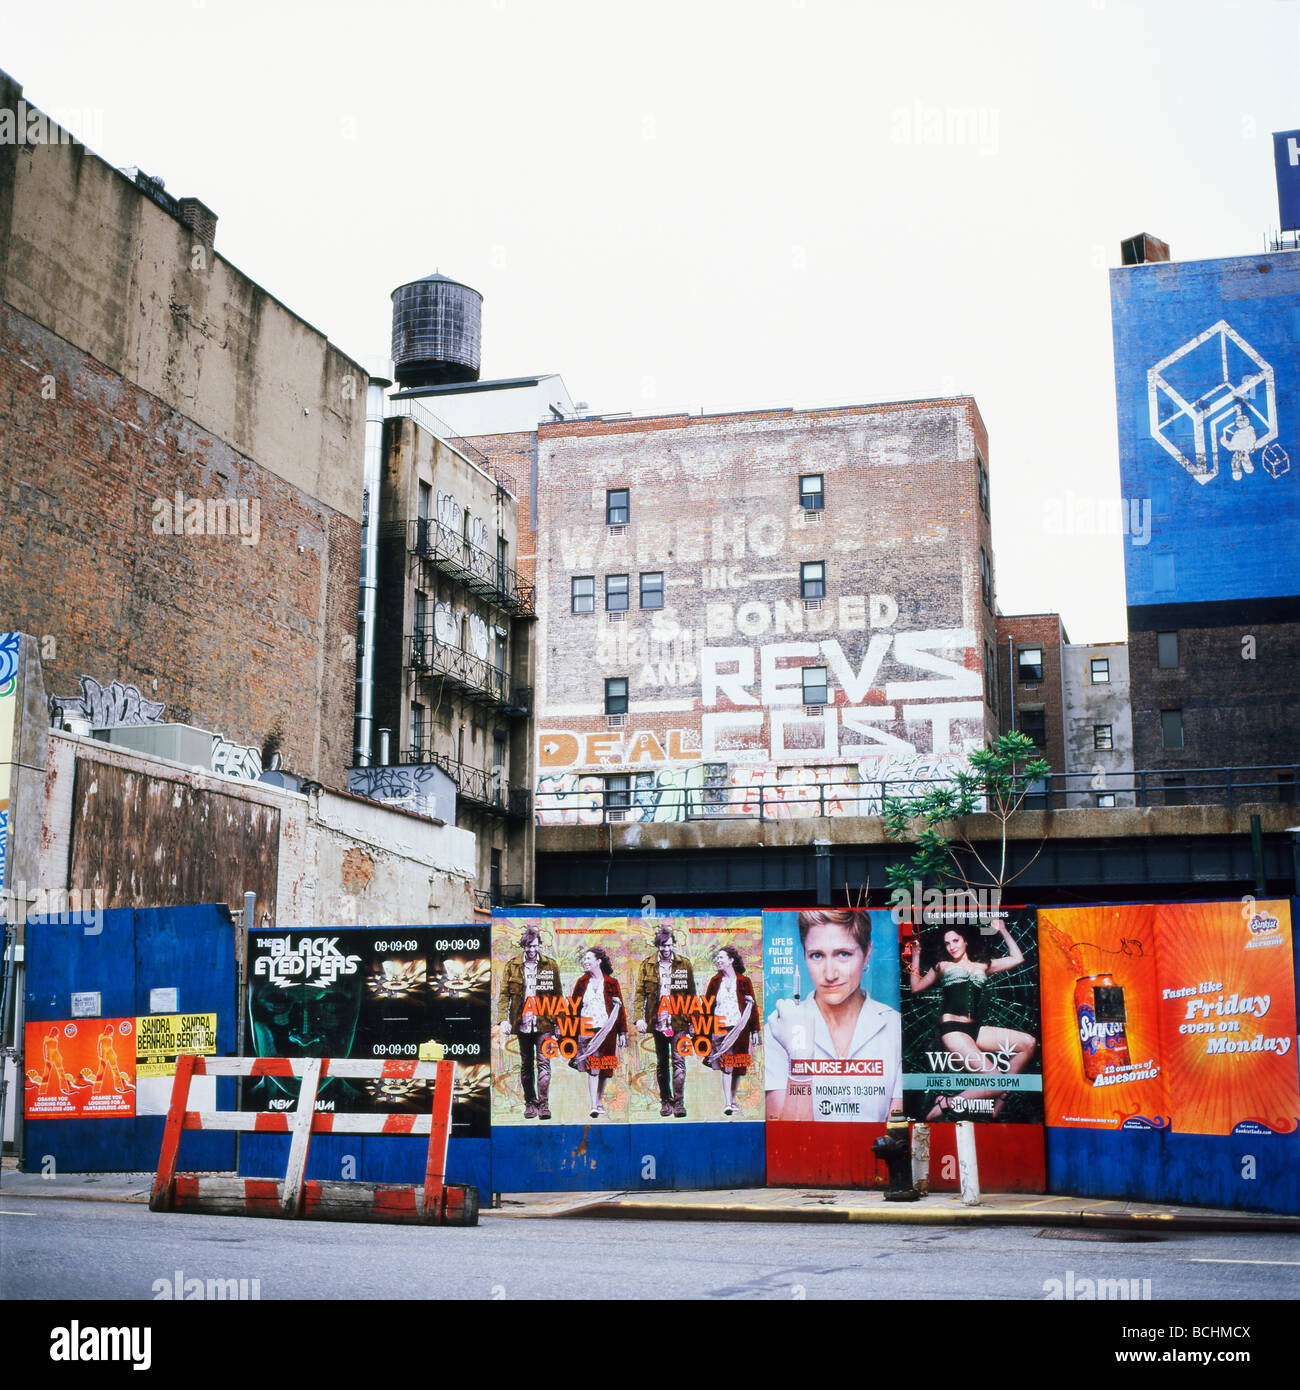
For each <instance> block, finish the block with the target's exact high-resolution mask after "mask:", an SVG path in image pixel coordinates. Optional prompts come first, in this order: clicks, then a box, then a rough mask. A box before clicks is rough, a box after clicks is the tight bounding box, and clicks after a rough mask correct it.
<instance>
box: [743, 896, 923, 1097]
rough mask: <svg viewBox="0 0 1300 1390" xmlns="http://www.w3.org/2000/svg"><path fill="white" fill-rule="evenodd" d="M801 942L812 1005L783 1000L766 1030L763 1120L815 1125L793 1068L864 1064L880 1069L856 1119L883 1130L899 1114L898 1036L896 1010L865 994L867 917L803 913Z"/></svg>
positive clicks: (808, 1088) (804, 1085)
mask: <svg viewBox="0 0 1300 1390" xmlns="http://www.w3.org/2000/svg"><path fill="white" fill-rule="evenodd" d="M799 941H800V944H801V945H802V947H803V954H804V964H805V966H806V967H807V970H808V974H809V976H810V977H811V979H812V983H813V997H812V998H811V999H805V1000H803V1001H802V1002H801V1001H800V1000H798V999H794V1000H789V999H783V1000H781V1001H780V1003H779V1004H778V1005H777V1006H776V1009H775V1011H774V1012H773V1014H772V1017H771V1019H770V1020H769V1022H768V1029H767V1054H766V1088H767V1118H768V1119H769V1120H811V1119H812V1118H813V1086H812V1082H811V1081H810V1080H807V1079H803V1078H801V1077H800V1076H799V1075H798V1068H796V1067H793V1066H792V1064H793V1063H797V1062H800V1061H813V1060H817V1059H821V1060H832V1059H838V1060H840V1061H849V1060H859V1059H862V1058H870V1059H874V1060H876V1061H878V1062H879V1063H880V1067H879V1069H878V1075H879V1077H880V1078H881V1081H880V1083H879V1084H878V1085H876V1086H875V1089H877V1090H878V1091H879V1094H878V1095H877V1096H876V1097H875V1099H874V1101H873V1102H872V1103H869V1104H867V1105H864V1107H863V1108H862V1110H861V1111H860V1112H859V1113H858V1114H857V1115H856V1118H857V1119H860V1120H866V1121H874V1122H876V1123H883V1122H884V1121H885V1120H887V1119H888V1118H889V1114H890V1111H891V1110H892V1109H898V1108H901V1106H902V1096H903V1032H902V1020H901V1018H900V1016H899V1013H898V1010H897V1009H891V1008H890V1007H889V1006H888V1005H887V1004H881V1003H880V1002H879V1001H878V1000H875V999H873V998H872V997H871V996H870V994H868V993H867V991H866V989H865V988H864V987H863V981H862V977H863V974H864V972H865V971H866V968H867V963H868V961H869V960H870V958H871V916H870V914H869V913H868V912H865V911H858V910H845V911H831V910H829V909H827V910H818V911H814V912H801V913H800V914H799ZM873 1081H874V1078H873Z"/></svg>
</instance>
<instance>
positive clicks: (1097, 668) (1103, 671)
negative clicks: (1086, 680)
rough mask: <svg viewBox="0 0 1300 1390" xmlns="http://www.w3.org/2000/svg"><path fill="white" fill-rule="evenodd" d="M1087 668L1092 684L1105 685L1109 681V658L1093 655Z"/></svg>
mask: <svg viewBox="0 0 1300 1390" xmlns="http://www.w3.org/2000/svg"><path fill="white" fill-rule="evenodd" d="M1089 670H1090V673H1091V676H1092V683H1093V685H1106V684H1107V683H1108V682H1109V681H1110V658H1109V657H1106V656H1094V657H1093V659H1092V663H1091V666H1090V667H1089Z"/></svg>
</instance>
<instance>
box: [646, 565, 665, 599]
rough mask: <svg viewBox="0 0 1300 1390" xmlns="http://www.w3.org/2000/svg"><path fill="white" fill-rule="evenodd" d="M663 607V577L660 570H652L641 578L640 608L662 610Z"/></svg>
mask: <svg viewBox="0 0 1300 1390" xmlns="http://www.w3.org/2000/svg"><path fill="white" fill-rule="evenodd" d="M663 606H664V576H663V571H662V570H654V571H653V572H651V573H647V574H643V575H642V576H641V607H642V608H662V607H663Z"/></svg>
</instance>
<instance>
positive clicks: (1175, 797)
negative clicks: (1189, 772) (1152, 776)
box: [1165, 777, 1187, 806]
mask: <svg viewBox="0 0 1300 1390" xmlns="http://www.w3.org/2000/svg"><path fill="white" fill-rule="evenodd" d="M1165 805H1166V806H1186V805H1187V778H1186V777H1166V778H1165Z"/></svg>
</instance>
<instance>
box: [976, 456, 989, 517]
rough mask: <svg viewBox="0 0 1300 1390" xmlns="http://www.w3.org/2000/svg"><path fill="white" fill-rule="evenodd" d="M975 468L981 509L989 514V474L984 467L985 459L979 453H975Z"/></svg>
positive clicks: (986, 514)
mask: <svg viewBox="0 0 1300 1390" xmlns="http://www.w3.org/2000/svg"><path fill="white" fill-rule="evenodd" d="M975 470H976V474H977V475H978V479H979V499H980V511H982V512H983V513H984V515H985V516H988V514H989V475H988V472H987V471H986V469H985V467H984V460H983V459H982V458H980V456H979V455H978V454H976V455H975Z"/></svg>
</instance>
